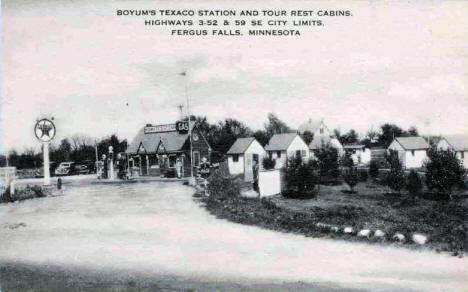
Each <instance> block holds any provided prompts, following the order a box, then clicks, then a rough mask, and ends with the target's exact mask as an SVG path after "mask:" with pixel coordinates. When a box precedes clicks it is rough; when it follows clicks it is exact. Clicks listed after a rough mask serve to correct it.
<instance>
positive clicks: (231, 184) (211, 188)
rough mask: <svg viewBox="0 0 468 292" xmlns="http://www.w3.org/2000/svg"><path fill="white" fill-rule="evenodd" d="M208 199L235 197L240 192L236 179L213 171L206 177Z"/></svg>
mask: <svg viewBox="0 0 468 292" xmlns="http://www.w3.org/2000/svg"><path fill="white" fill-rule="evenodd" d="M208 193H209V195H210V196H209V199H221V200H223V199H225V198H235V197H238V196H239V194H240V183H239V181H238V180H237V179H235V178H232V177H230V176H225V175H222V173H221V172H220V171H214V172H213V174H212V175H211V176H210V177H209V178H208Z"/></svg>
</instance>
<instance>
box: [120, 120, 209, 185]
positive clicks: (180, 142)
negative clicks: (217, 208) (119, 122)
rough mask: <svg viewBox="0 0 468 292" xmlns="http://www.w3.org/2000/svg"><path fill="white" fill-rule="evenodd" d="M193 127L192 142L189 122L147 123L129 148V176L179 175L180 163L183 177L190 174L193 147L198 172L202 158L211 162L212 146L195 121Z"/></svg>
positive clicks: (194, 161)
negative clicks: (178, 167)
mask: <svg viewBox="0 0 468 292" xmlns="http://www.w3.org/2000/svg"><path fill="white" fill-rule="evenodd" d="M190 128H191V133H192V134H191V141H190V135H189V122H188V121H179V122H176V123H175V124H164V125H152V124H147V125H146V126H145V127H143V128H142V129H140V131H139V132H138V133H137V135H136V136H135V138H134V139H133V141H132V142H131V143H130V145H129V146H128V148H127V151H126V154H127V156H128V168H129V173H130V176H132V177H138V176H161V175H165V176H173V175H174V176H177V165H181V166H182V167H181V172H182V177H189V176H190V174H191V172H190V149H192V153H193V167H194V168H193V173H194V175H195V174H196V173H197V170H198V168H199V166H200V163H201V161H202V159H203V158H206V159H207V161H210V156H211V147H210V145H209V144H208V141H207V140H206V139H205V137H204V136H203V135H202V134H201V133H200V131H199V129H198V128H197V125H196V123H195V121H191V122H190ZM190 142H191V143H190ZM190 144H192V145H190Z"/></svg>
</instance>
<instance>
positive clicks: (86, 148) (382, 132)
mask: <svg viewBox="0 0 468 292" xmlns="http://www.w3.org/2000/svg"><path fill="white" fill-rule="evenodd" d="M191 120H194V121H196V123H197V125H198V128H199V130H200V132H201V133H202V134H203V135H204V136H205V138H206V139H207V141H208V143H209V144H210V145H211V147H212V149H213V157H212V158H213V160H214V161H219V160H221V159H223V157H224V155H225V153H226V152H227V151H228V150H229V148H230V147H231V145H232V144H233V143H234V142H235V141H236V139H237V138H242V137H255V138H256V139H257V140H258V141H259V142H260V144H262V145H263V146H265V145H266V144H268V141H269V140H270V138H271V137H272V136H273V135H274V134H280V133H290V132H294V131H295V130H294V129H293V128H291V127H290V126H289V125H288V124H287V123H286V122H284V121H282V120H281V119H280V118H278V117H277V116H276V115H274V114H273V113H269V114H268V116H267V120H266V122H265V123H264V125H263V128H262V129H259V130H252V129H251V128H250V127H249V126H247V125H246V124H245V123H243V122H242V121H239V120H236V119H232V118H228V119H224V120H221V121H218V122H216V123H210V122H209V121H208V119H207V118H206V117H204V116H191ZM333 135H334V136H335V137H336V138H337V139H338V140H339V141H340V142H341V143H342V144H364V145H366V146H367V147H371V146H382V147H387V146H388V145H389V144H390V143H391V142H392V140H393V138H394V137H400V136H417V135H418V130H417V129H416V128H415V127H411V128H409V129H408V130H404V129H402V128H401V127H399V126H397V125H395V124H391V123H385V124H383V125H382V126H381V127H380V128H379V129H377V130H374V129H370V130H369V131H367V133H366V134H365V135H364V137H360V136H359V135H358V133H357V132H356V131H355V130H354V129H351V130H349V131H348V132H346V133H341V131H340V130H338V129H335V130H334V131H333ZM301 136H302V138H303V139H304V141H305V142H306V143H307V144H309V143H310V142H311V141H312V139H313V133H311V132H309V131H306V132H304V133H301ZM96 145H97V148H98V153H99V156H101V155H102V154H104V153H107V152H108V147H109V146H110V145H112V146H113V148H114V153H118V152H124V151H125V150H126V147H127V140H121V139H119V138H118V136H117V135H115V134H113V135H110V136H108V137H105V138H102V139H100V140H99V141H97V140H95V139H93V138H91V137H89V136H87V135H82V134H76V135H73V136H71V137H68V138H64V139H62V140H61V141H60V142H59V143H58V144H54V143H52V144H51V147H50V159H51V161H55V162H62V161H84V160H93V161H94V160H95V159H96V158H95V156H96V153H95V152H96V151H95V147H96ZM99 159H101V157H99ZM8 162H9V163H8V164H9V165H10V166H16V167H17V168H19V169H22V168H35V167H40V166H41V164H42V155H41V153H37V152H36V151H34V148H27V149H25V150H24V151H23V152H22V153H20V152H19V151H17V150H13V151H10V152H9V153H8ZM5 165H6V156H5V155H0V166H5Z"/></svg>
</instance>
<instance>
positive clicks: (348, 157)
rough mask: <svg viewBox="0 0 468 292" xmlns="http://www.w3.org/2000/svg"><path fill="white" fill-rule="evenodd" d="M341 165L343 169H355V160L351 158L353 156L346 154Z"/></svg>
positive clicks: (341, 160)
mask: <svg viewBox="0 0 468 292" xmlns="http://www.w3.org/2000/svg"><path fill="white" fill-rule="evenodd" d="M340 165H341V166H342V167H353V166H354V161H353V158H352V157H351V154H349V153H345V155H343V157H342V158H341V159H340Z"/></svg>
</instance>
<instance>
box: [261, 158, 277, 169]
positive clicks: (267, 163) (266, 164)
mask: <svg viewBox="0 0 468 292" xmlns="http://www.w3.org/2000/svg"><path fill="white" fill-rule="evenodd" d="M275 165H276V160H274V159H273V158H270V157H269V156H267V157H265V158H263V161H262V166H263V168H264V169H266V170H268V169H273V168H275Z"/></svg>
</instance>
